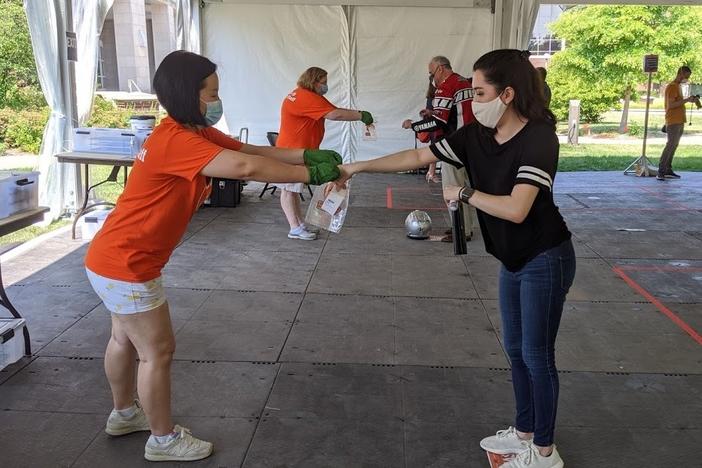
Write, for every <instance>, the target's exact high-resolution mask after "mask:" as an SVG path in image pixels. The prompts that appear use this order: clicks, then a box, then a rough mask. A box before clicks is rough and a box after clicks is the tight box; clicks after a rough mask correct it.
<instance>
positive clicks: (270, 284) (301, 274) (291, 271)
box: [212, 252, 319, 292]
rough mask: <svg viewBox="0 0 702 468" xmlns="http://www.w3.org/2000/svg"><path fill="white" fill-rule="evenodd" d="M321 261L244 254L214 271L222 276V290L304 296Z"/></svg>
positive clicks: (309, 257)
mask: <svg viewBox="0 0 702 468" xmlns="http://www.w3.org/2000/svg"><path fill="white" fill-rule="evenodd" d="M318 259H319V254H317V253H299V252H272V253H266V252H243V253H241V254H239V255H237V256H236V257H235V258H234V260H233V261H231V262H229V261H227V262H221V263H218V264H215V265H213V269H212V271H214V272H216V273H219V274H220V275H221V279H220V281H219V287H220V289H232V290H254V291H275V292H302V291H304V290H305V288H306V287H307V284H308V283H309V280H310V277H311V276H312V272H313V271H314V269H315V265H316V264H317V261H318Z"/></svg>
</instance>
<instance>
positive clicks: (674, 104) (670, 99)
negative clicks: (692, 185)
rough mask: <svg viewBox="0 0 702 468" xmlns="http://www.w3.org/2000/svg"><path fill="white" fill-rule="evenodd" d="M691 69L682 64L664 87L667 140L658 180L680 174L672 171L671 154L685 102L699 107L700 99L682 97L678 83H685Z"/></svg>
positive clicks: (679, 134)
mask: <svg viewBox="0 0 702 468" xmlns="http://www.w3.org/2000/svg"><path fill="white" fill-rule="evenodd" d="M691 74H692V70H690V67H687V66H682V67H680V68H679V69H678V74H677V76H676V77H675V79H674V80H673V81H671V82H670V84H668V86H667V87H666V88H665V128H666V134H667V135H668V141H667V142H666V144H665V148H663V153H662V154H661V159H660V161H659V163H658V176H657V177H656V179H658V180H666V179H679V178H680V176H679V175H677V174H676V173H675V172H673V156H674V155H675V150H676V149H677V148H678V143H680V137H682V134H683V129H684V128H685V104H687V103H688V102H694V103H696V104H697V107H698V108H699V107H700V99H699V97H697V96H690V97H688V98H684V97H683V95H682V90H681V89H680V85H681V84H682V83H687V81H688V80H689V79H690V75H691Z"/></svg>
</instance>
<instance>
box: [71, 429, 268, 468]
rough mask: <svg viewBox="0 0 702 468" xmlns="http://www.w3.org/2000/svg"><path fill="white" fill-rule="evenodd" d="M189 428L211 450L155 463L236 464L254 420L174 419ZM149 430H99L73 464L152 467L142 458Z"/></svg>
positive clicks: (79, 467) (233, 467) (234, 467)
mask: <svg viewBox="0 0 702 468" xmlns="http://www.w3.org/2000/svg"><path fill="white" fill-rule="evenodd" d="M177 423H178V424H181V425H183V426H185V427H188V428H190V429H191V430H192V433H193V435H194V436H195V437H198V438H202V439H204V440H207V441H210V442H212V443H213V444H214V453H213V454H212V455H211V456H210V457H208V458H206V459H204V460H201V461H197V462H184V463H165V462H161V463H159V464H158V466H168V467H186V466H192V467H197V468H200V467H210V468H238V467H239V466H241V463H242V461H243V459H244V454H245V453H246V448H247V447H248V444H249V442H250V440H251V436H252V434H253V431H254V428H255V427H256V421H255V420H252V419H243V418H219V417H218V418H202V417H194V416H189V417H187V418H182V419H178V420H177ZM147 434H148V433H146V432H140V433H135V434H129V435H126V436H122V437H110V436H108V435H107V434H105V433H104V432H101V433H100V434H98V436H97V437H96V438H95V440H93V441H92V443H91V444H90V446H89V447H88V448H87V449H86V450H85V452H83V453H82V454H81V455H80V457H79V458H78V459H77V460H76V461H75V463H74V464H73V465H71V466H72V467H75V468H94V467H98V466H99V467H101V468H123V467H129V468H132V467H134V468H137V467H152V466H154V463H153V462H149V461H146V460H145V459H144V444H145V443H146V439H147V437H148V435H147Z"/></svg>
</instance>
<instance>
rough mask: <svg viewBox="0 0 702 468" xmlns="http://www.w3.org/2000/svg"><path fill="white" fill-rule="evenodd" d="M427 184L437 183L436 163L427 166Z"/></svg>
mask: <svg viewBox="0 0 702 468" xmlns="http://www.w3.org/2000/svg"><path fill="white" fill-rule="evenodd" d="M427 182H438V181H437V180H436V163H431V164H429V169H428V170H427Z"/></svg>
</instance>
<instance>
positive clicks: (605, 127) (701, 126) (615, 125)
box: [558, 111, 702, 138]
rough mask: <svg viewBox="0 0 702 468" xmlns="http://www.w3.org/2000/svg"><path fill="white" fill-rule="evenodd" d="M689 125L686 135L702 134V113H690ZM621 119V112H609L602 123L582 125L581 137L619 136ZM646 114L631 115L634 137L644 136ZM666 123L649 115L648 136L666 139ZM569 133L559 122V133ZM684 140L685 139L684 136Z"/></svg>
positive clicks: (631, 127) (565, 124) (658, 115)
mask: <svg viewBox="0 0 702 468" xmlns="http://www.w3.org/2000/svg"><path fill="white" fill-rule="evenodd" d="M686 115H687V118H688V123H692V125H685V134H686V135H694V134H700V133H702V111H696V112H694V113H693V114H692V117H690V113H689V112H688V113H687V114H686ZM620 118H621V112H607V113H605V114H604V117H603V119H602V122H599V123H594V124H587V123H581V124H580V135H581V136H595V135H597V136H602V137H604V136H607V135H611V136H612V137H615V136H618V135H619V133H618V130H619V119H620ZM644 119H645V114H644V113H642V112H641V113H630V114H629V127H630V130H632V133H633V135H632V136H636V137H642V136H643V125H644ZM664 122H665V116H664V115H663V114H662V113H656V114H649V116H648V135H649V136H650V137H665V133H662V132H661V127H662V126H663V123H664ZM567 132H568V124H567V123H566V122H559V124H558V133H559V134H563V135H565V134H566V133H567ZM683 138H685V137H684V136H683Z"/></svg>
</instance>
